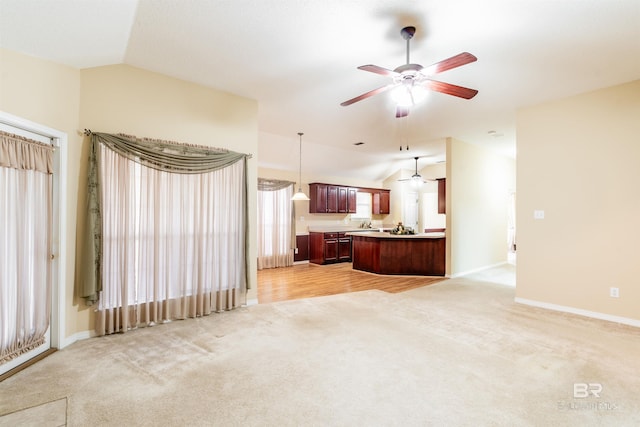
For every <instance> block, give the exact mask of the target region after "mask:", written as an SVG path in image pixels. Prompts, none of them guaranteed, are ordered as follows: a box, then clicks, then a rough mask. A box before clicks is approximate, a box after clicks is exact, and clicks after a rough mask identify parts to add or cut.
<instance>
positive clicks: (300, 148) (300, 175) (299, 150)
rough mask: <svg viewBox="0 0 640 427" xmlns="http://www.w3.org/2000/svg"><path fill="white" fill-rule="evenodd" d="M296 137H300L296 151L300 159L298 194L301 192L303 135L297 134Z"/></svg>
mask: <svg viewBox="0 0 640 427" xmlns="http://www.w3.org/2000/svg"><path fill="white" fill-rule="evenodd" d="M298 135H299V136H300V144H299V149H298V153H299V155H300V158H299V160H298V193H301V192H302V135H304V133H302V132H298Z"/></svg>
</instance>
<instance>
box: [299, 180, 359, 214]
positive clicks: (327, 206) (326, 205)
mask: <svg viewBox="0 0 640 427" xmlns="http://www.w3.org/2000/svg"><path fill="white" fill-rule="evenodd" d="M357 192H358V189H357V188H353V187H345V186H341V185H332V184H320V183H311V184H309V198H310V199H311V200H310V201H309V213H356V194H357Z"/></svg>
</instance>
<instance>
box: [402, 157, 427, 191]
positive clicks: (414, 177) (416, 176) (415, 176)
mask: <svg viewBox="0 0 640 427" xmlns="http://www.w3.org/2000/svg"><path fill="white" fill-rule="evenodd" d="M419 158H420V157H414V159H415V161H416V171H415V172H414V174H413V175H411V178H403V179H399V180H398V181H411V182H413V183H415V184H422V183H425V182H427V181H435V180H433V179H423V178H422V175H420V174H419V173H418V159H419Z"/></svg>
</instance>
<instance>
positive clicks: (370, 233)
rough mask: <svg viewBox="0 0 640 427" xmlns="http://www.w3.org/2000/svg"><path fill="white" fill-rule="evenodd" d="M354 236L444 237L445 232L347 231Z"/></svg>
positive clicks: (380, 237) (394, 237) (386, 237)
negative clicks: (393, 232) (394, 232)
mask: <svg viewBox="0 0 640 427" xmlns="http://www.w3.org/2000/svg"><path fill="white" fill-rule="evenodd" d="M347 235H352V236H356V235H357V236H363V237H375V238H377V239H444V237H445V234H444V233H441V232H440V233H437V232H436V233H417V234H391V233H387V232H380V231H364V232H362V231H360V232H357V233H349V232H348V233H347Z"/></svg>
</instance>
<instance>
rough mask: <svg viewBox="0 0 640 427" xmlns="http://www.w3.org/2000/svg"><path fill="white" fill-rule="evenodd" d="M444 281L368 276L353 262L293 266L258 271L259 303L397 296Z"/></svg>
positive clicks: (421, 277) (425, 278) (371, 274)
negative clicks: (373, 293) (360, 294)
mask: <svg viewBox="0 0 640 427" xmlns="http://www.w3.org/2000/svg"><path fill="white" fill-rule="evenodd" d="M444 279H445V278H444V277H425V276H395V275H394V276H388V275H379V274H373V273H366V272H364V271H359V270H354V269H353V268H352V263H350V262H342V263H338V264H328V265H317V264H311V263H309V264H298V265H294V266H293V267H282V268H270V269H266V270H258V302H259V303H261V304H263V303H268V302H274V301H285V300H290V299H298V298H308V297H318V296H325V295H334V294H340V293H345V292H357V291H365V290H369V289H379V290H382V291H385V292H391V293H396V292H403V291H407V290H409V289H414V288H419V287H422V286H427V285H431V284H433V283H437V282H440V281H442V280H444Z"/></svg>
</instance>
